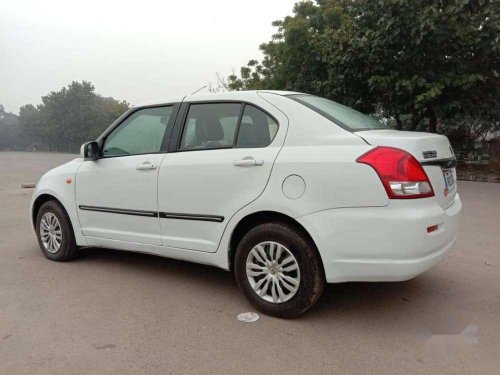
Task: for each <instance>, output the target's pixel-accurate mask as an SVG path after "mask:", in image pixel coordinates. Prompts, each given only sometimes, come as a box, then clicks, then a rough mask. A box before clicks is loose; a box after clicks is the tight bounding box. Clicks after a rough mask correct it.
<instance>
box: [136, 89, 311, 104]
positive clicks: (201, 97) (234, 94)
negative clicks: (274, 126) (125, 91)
mask: <svg viewBox="0 0 500 375" xmlns="http://www.w3.org/2000/svg"><path fill="white" fill-rule="evenodd" d="M258 93H268V94H275V95H281V96H285V95H293V94H302V93H300V92H295V91H282V90H247V91H228V92H217V93H212V92H208V93H207V92H204V93H197V94H191V95H183V96H172V97H168V98H159V99H153V100H149V101H146V102H143V103H140V104H137V105H134V106H133V107H143V106H151V105H160V104H169V103H178V102H182V101H186V102H196V101H206V100H251V99H252V97H255V96H257V95H258Z"/></svg>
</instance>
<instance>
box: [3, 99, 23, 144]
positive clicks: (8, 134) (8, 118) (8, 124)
mask: <svg viewBox="0 0 500 375" xmlns="http://www.w3.org/2000/svg"><path fill="white" fill-rule="evenodd" d="M19 142H20V139H19V118H18V117H17V116H16V115H15V114H13V113H9V112H6V111H5V108H4V106H3V105H2V104H0V149H4V148H15V147H16V145H18V144H19Z"/></svg>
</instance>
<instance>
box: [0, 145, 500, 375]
mask: <svg viewBox="0 0 500 375" xmlns="http://www.w3.org/2000/svg"><path fill="white" fill-rule="evenodd" d="M72 157H73V156H71V155H66V154H42V153H36V154H34V153H15V152H0V202H1V205H0V373H1V374H23V373H30V374H32V373H38V374H72V373H106V374H124V373H131V374H132V373H133V374H137V373H154V374H156V373H158V374H170V373H172V374H185V373H189V374H223V373H231V374H240V373H241V374H246V373H252V374H260V373H283V374H313V373H314V374H333V373H355V374H364V373H367V372H370V373H372V374H388V373H398V374H401V373H421V374H424V373H425V374H427V373H439V374H457V373H468V374H470V373H477V374H498V371H499V370H498V369H499V367H500V184H488V183H474V182H459V184H458V188H459V193H460V195H461V197H462V200H463V204H464V212H463V219H462V222H461V229H460V235H459V240H458V243H457V245H456V247H455V249H454V250H453V252H452V253H451V254H450V256H449V257H448V258H447V259H446V260H445V261H444V262H443V263H441V264H440V265H438V266H437V267H435V268H433V269H432V270H430V271H428V272H427V273H425V274H423V275H421V276H420V277H417V278H416V279H414V280H411V281H408V282H403V283H350V284H339V285H329V286H328V287H327V288H326V291H325V293H324V295H323V297H322V298H321V299H320V301H319V303H318V304H317V305H316V306H315V307H314V308H313V309H312V310H311V311H310V312H308V313H306V314H305V315H303V316H302V317H300V318H298V319H294V320H280V319H275V318H271V317H267V316H265V315H262V314H261V315H260V319H259V320H258V321H257V322H254V323H242V322H239V321H238V320H237V319H236V316H237V315H238V314H239V313H241V312H245V311H254V310H253V308H252V307H251V306H250V305H249V304H248V303H247V302H246V300H245V299H244V297H243V296H242V295H241V294H240V292H239V290H238V288H237V286H236V282H235V281H234V278H233V276H232V274H230V273H228V272H225V271H223V270H219V269H216V268H211V267H207V266H202V265H196V264H191V263H186V262H181V261H176V260H170V259H164V258H159V257H154V256H149V255H143V254H134V253H127V252H120V251H112V250H105V249H88V250H85V251H82V254H81V256H80V258H79V259H77V260H75V261H72V262H67V263H56V262H51V261H49V260H47V259H45V258H44V257H43V255H42V253H41V252H40V250H39V249H38V244H37V242H36V238H35V235H34V233H33V231H32V229H31V227H30V223H29V220H28V204H29V200H30V196H31V193H32V189H21V188H20V185H21V183H26V182H36V181H37V180H38V178H39V176H40V175H41V174H42V173H43V172H44V171H46V170H48V169H50V168H52V167H54V166H56V165H59V164H61V163H62V162H65V161H67V160H69V159H71V158H72ZM467 326H470V327H469V330H472V331H474V329H475V328H476V327H478V329H479V333H478V340H479V342H478V343H477V344H471V343H468V342H467V340H466V339H463V337H462V336H460V337H459V336H456V335H455V336H453V335H452V333H453V332H452V331H454V330H455V331H456V330H457V329H458V330H460V327H462V328H465V327H467ZM450 327H451V328H450ZM457 327H459V328H457ZM429 332H435V333H440V334H441V335H440V336H439V337H434V338H431V337H430V336H428V335H429ZM457 333H458V332H457ZM474 335H475V334H473V335H472V336H474ZM476 336H477V335H476ZM426 338H427V339H430V341H429V340H427V341H425V339H426ZM469 341H474V338H473V339H472V340H470V339H469Z"/></svg>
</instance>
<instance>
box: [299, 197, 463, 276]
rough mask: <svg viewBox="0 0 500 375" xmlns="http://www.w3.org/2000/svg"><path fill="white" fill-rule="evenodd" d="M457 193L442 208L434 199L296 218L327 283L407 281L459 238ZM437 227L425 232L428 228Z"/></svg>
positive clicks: (424, 269)
mask: <svg viewBox="0 0 500 375" xmlns="http://www.w3.org/2000/svg"><path fill="white" fill-rule="evenodd" d="M461 210H462V203H461V201H460V198H459V196H458V194H457V195H456V197H455V199H454V201H453V204H452V205H451V206H450V207H448V208H447V209H446V210H443V209H442V208H441V207H440V206H439V205H438V204H437V203H436V202H435V199H434V198H428V199H418V200H400V201H396V200H393V201H391V202H390V203H389V205H388V206H386V207H366V208H340V209H332V210H325V211H320V212H316V213H313V214H310V215H306V216H302V217H300V218H298V219H297V220H298V221H299V222H300V223H301V224H302V225H303V226H304V227H305V228H306V230H307V231H308V232H309V233H310V234H311V236H312V237H313V240H314V241H315V243H316V245H317V246H318V250H319V252H320V255H321V258H322V260H323V265H324V268H325V274H326V279H327V281H328V282H331V283H334V282H345V281H403V280H408V279H411V278H413V277H415V276H417V275H419V274H421V273H423V272H425V271H427V270H428V269H429V268H431V267H433V266H435V265H436V264H438V263H439V262H440V261H441V260H442V259H443V258H444V257H445V256H446V254H447V253H448V252H449V251H450V250H451V248H452V247H453V245H454V244H455V241H456V239H457V233H458V222H459V218H460V213H461ZM433 225H438V230H436V231H434V232H432V233H427V228H428V227H430V226H433Z"/></svg>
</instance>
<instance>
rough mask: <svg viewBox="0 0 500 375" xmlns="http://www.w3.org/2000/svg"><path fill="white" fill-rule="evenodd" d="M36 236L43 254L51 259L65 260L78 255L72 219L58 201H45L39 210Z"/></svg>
mask: <svg viewBox="0 0 500 375" xmlns="http://www.w3.org/2000/svg"><path fill="white" fill-rule="evenodd" d="M36 236H37V238H38V244H39V245H40V249H41V250H42V253H43V255H45V257H47V258H48V259H50V260H55V261H58V262H64V261H67V260H71V259H73V258H75V257H76V256H77V253H78V247H77V246H76V241H75V235H74V233H73V227H72V225H71V221H70V219H69V216H68V214H67V213H66V211H65V210H64V208H63V207H62V206H61V205H60V204H59V203H57V202H56V201H48V202H45V203H44V204H42V206H41V207H40V209H39V210H38V214H37V217H36Z"/></svg>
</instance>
